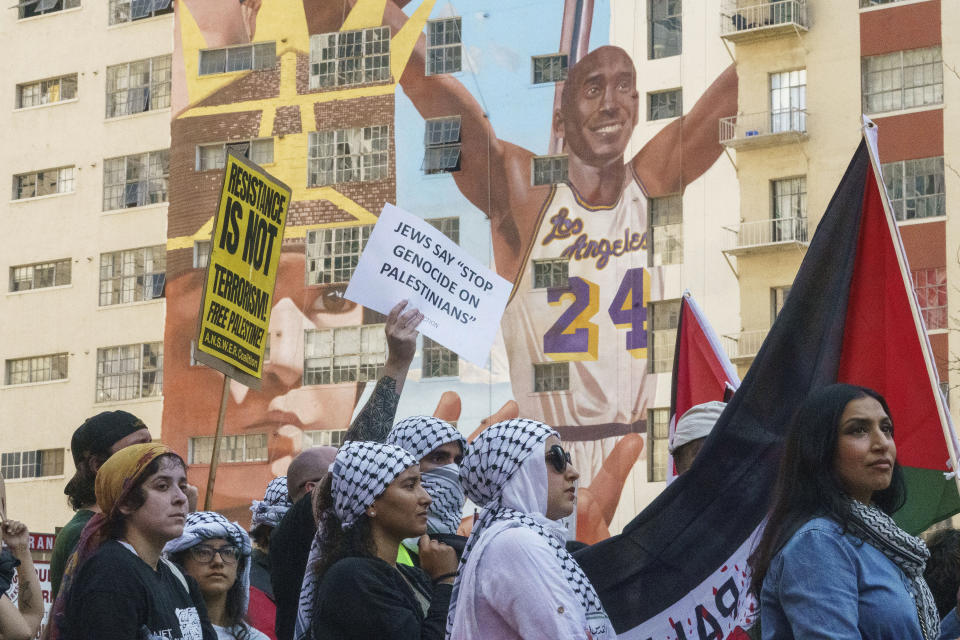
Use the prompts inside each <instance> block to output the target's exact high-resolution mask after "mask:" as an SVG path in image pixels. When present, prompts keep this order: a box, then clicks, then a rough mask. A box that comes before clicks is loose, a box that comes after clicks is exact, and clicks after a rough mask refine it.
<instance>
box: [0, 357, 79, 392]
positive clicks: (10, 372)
mask: <svg viewBox="0 0 960 640" xmlns="http://www.w3.org/2000/svg"><path fill="white" fill-rule="evenodd" d="M6 365H7V366H6V369H7V372H6V373H7V377H6V384H8V385H13V384H31V383H34V382H50V381H52V380H66V379H67V354H66V353H54V354H50V355H45V356H32V357H29V358H15V359H12V360H7V362H6Z"/></svg>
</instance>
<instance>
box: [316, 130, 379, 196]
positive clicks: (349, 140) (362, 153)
mask: <svg viewBox="0 0 960 640" xmlns="http://www.w3.org/2000/svg"><path fill="white" fill-rule="evenodd" d="M389 141H390V127H389V126H387V125H379V126H375V127H363V128H362V129H339V130H336V131H313V132H311V133H310V137H309V148H308V152H307V186H310V187H323V186H326V185H330V184H340V183H343V182H356V181H358V180H363V181H369V180H381V179H383V178H386V177H387V159H388V155H389V151H388V149H389Z"/></svg>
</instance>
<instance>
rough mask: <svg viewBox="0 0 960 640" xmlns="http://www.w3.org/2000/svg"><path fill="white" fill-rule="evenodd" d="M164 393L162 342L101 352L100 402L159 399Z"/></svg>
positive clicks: (98, 383) (108, 348) (98, 389)
mask: <svg viewBox="0 0 960 640" xmlns="http://www.w3.org/2000/svg"><path fill="white" fill-rule="evenodd" d="M162 393H163V343H162V342H147V343H143V344H125V345H122V346H118V347H104V348H102V349H97V398H96V401H97V402H116V401H118V400H134V399H136V398H157V397H160V395H162Z"/></svg>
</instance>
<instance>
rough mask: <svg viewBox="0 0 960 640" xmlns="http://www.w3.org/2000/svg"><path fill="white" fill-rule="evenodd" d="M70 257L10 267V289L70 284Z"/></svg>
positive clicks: (43, 287)
mask: <svg viewBox="0 0 960 640" xmlns="http://www.w3.org/2000/svg"><path fill="white" fill-rule="evenodd" d="M71 266H72V263H71V261H70V258H64V259H63V260H52V261H50V262H36V263H34V264H18V265H15V266H13V267H10V291H28V290H30V289H45V288H47V287H59V286H62V285H66V284H70V271H71Z"/></svg>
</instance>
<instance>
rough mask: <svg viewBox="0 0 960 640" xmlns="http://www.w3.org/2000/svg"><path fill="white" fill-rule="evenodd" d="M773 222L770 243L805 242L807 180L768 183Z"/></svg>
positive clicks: (798, 179) (793, 179) (784, 180)
mask: <svg viewBox="0 0 960 640" xmlns="http://www.w3.org/2000/svg"><path fill="white" fill-rule="evenodd" d="M770 192H771V197H772V204H771V213H772V214H773V215H772V218H773V220H772V221H771V225H772V228H771V229H770V233H771V241H773V242H784V241H789V240H795V241H802V242H805V241H806V240H807V220H806V218H807V178H806V177H805V176H799V177H796V178H784V179H781V180H773V181H772V182H771V183H770Z"/></svg>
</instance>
